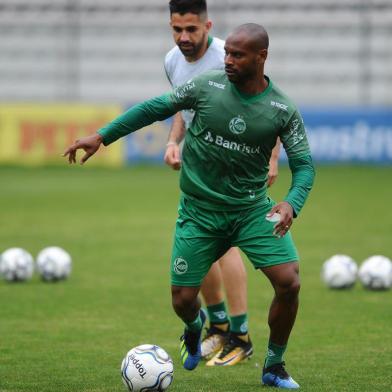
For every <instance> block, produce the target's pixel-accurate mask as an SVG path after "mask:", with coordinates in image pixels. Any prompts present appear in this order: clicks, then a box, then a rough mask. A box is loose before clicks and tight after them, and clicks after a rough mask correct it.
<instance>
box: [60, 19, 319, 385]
mask: <svg viewBox="0 0 392 392" xmlns="http://www.w3.org/2000/svg"><path fill="white" fill-rule="evenodd" d="M267 54H268V35H267V32H266V31H265V30H264V28H263V27H262V26H260V25H257V24H253V23H250V24H245V25H241V26H239V27H238V28H237V29H235V30H234V32H232V33H231V34H230V35H229V37H228V38H227V40H226V43H225V72H222V71H210V72H207V73H204V74H202V75H200V76H198V77H195V78H194V79H192V80H190V81H189V82H187V83H186V84H184V85H182V86H179V87H178V88H176V89H175V90H174V91H172V92H170V93H167V94H164V95H162V96H160V97H156V98H153V99H150V100H148V101H145V102H143V103H141V104H139V105H136V106H134V107H133V108H131V109H129V110H128V111H127V112H125V113H124V114H122V115H120V116H119V117H117V118H116V119H115V120H114V121H112V122H111V123H109V124H108V125H106V126H105V127H103V128H102V129H100V130H99V131H98V132H97V133H96V134H94V135H91V136H87V137H85V138H82V139H80V140H78V141H76V142H75V143H74V144H73V145H72V146H70V147H69V148H68V149H67V150H66V151H65V153H64V155H65V156H67V155H68V159H69V162H70V163H75V162H76V152H77V150H78V149H83V150H84V151H85V154H84V156H83V157H82V158H81V163H84V162H86V160H87V159H89V157H91V156H92V155H93V154H94V153H95V152H96V151H97V150H98V148H99V147H100V145H101V144H104V145H108V144H110V143H112V142H114V141H116V140H117V139H119V138H120V137H122V136H124V135H127V134H129V133H130V132H134V131H136V130H138V129H140V128H142V127H144V126H146V125H148V124H151V123H152V122H154V121H157V120H163V119H165V118H168V117H169V116H171V115H173V114H174V113H176V112H178V111H180V110H184V109H194V110H195V112H196V114H195V117H194V118H193V121H192V124H191V126H190V128H189V129H188V131H187V133H186V136H185V143H184V154H183V165H182V169H181V177H180V188H181V191H182V196H181V200H180V207H179V217H178V219H177V222H176V232H175V238H174V244H173V252H172V259H171V283H172V303H173V308H174V310H175V312H176V313H177V315H178V316H179V317H180V318H181V319H182V320H183V322H184V323H185V329H184V334H183V336H182V337H181V340H182V344H181V360H182V363H183V366H184V368H185V369H188V370H192V369H194V368H195V367H196V366H197V365H198V363H199V361H200V356H201V354H200V341H201V332H202V328H203V324H204V322H205V318H206V316H205V314H204V313H203V312H202V311H201V310H200V301H199V299H198V293H199V290H200V285H201V282H202V280H203V278H204V276H205V275H206V274H207V272H208V270H209V268H210V267H211V264H212V263H213V262H214V261H215V260H217V259H219V258H220V257H221V256H222V255H223V254H224V253H225V252H226V251H227V250H228V249H229V248H230V247H232V246H238V247H239V248H240V249H241V250H242V251H243V252H244V253H245V254H246V255H247V256H248V258H249V260H250V261H251V262H252V264H253V266H254V267H255V268H256V269H259V270H261V271H262V272H263V273H264V275H265V276H266V277H267V278H268V279H269V281H270V282H271V285H272V287H273V290H274V298H273V300H272V303H271V306H270V309H269V316H268V324H269V327H270V336H269V343H268V348H267V354H266V358H265V362H264V367H263V373H262V376H261V382H262V383H263V384H265V385H270V386H274V387H280V388H287V389H296V388H298V387H299V385H298V384H297V383H296V382H295V381H294V380H293V379H292V377H290V376H289V374H288V373H287V371H286V370H285V367H284V361H283V354H284V352H285V350H286V347H287V343H288V339H289V336H290V333H291V330H292V327H293V325H294V322H295V318H296V314H297V310H298V294H299V289H300V281H299V263H298V254H297V251H296V248H295V245H294V243H293V240H292V237H291V234H290V232H289V229H290V226H291V225H292V223H293V218H294V217H296V216H298V214H299V212H300V210H301V208H302V207H303V205H304V203H305V200H306V198H307V196H308V194H309V192H310V190H311V188H312V185H313V179H314V167H313V164H312V159H311V155H310V150H309V145H308V142H307V138H306V133H305V128H304V124H303V120H302V118H301V115H300V114H299V112H298V110H297V109H296V107H295V106H294V105H293V103H292V102H291V101H290V100H289V99H288V98H287V97H286V96H285V95H284V94H283V93H282V92H281V91H280V90H279V89H278V88H277V87H276V86H275V84H274V83H273V82H272V80H271V79H269V78H268V77H267V76H266V75H264V63H265V61H266V59H267ZM278 137H279V138H280V140H281V142H282V144H283V146H284V148H285V150H286V153H287V157H288V160H289V166H290V170H291V172H292V183H291V187H290V189H289V191H288V193H287V196H286V197H285V199H284V200H283V201H281V202H279V203H277V204H276V203H275V202H273V201H272V200H271V199H270V198H269V197H268V196H267V194H266V189H267V175H268V161H269V159H270V156H271V151H272V149H273V147H274V146H275V143H276V140H277V138H278ZM274 218H276V220H275V219H274ZM274 221H275V222H274Z"/></svg>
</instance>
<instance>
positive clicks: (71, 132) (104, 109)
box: [0, 104, 124, 166]
mask: <svg viewBox="0 0 392 392" xmlns="http://www.w3.org/2000/svg"><path fill="white" fill-rule="evenodd" d="M121 111H122V108H121V106H114V105H112V106H110V105H106V106H102V105H85V104H13V105H7V104H0V163H9V164H23V165H41V164H47V163H56V162H57V163H62V164H64V161H65V159H64V158H63V157H62V156H61V155H62V153H63V152H64V150H65V149H66V147H67V146H69V145H70V144H71V143H73V142H74V141H75V140H76V139H78V138H80V137H82V136H85V135H88V134H91V133H93V132H95V131H97V130H98V129H99V128H101V127H102V126H103V125H105V124H106V123H107V122H109V121H110V120H112V119H113V118H114V117H116V116H117V115H118V114H120V113H121ZM123 143H124V141H119V142H117V143H114V144H113V145H111V146H110V148H101V149H100V150H99V152H98V153H97V157H96V158H95V159H92V160H91V164H92V165H93V164H99V165H110V166H118V165H121V164H122V163H124V144H123ZM80 154H82V153H80ZM80 156H81V155H80ZM89 164H90V163H89Z"/></svg>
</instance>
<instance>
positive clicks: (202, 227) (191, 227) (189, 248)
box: [171, 199, 228, 370]
mask: <svg viewBox="0 0 392 392" xmlns="http://www.w3.org/2000/svg"><path fill="white" fill-rule="evenodd" d="M211 219H212V220H213V219H214V216H213V214H211V213H209V212H205V213H204V216H203V211H199V210H196V209H195V208H193V207H192V206H191V205H190V204H189V205H188V203H187V202H186V200H185V199H182V200H181V203H180V208H179V217H178V219H177V222H176V231H175V236H174V243H173V252H172V259H171V283H172V303H173V308H174V310H175V312H176V313H177V315H178V316H179V317H180V318H181V319H182V320H183V322H184V323H185V329H184V334H183V336H182V337H181V347H180V353H181V360H182V363H183V366H184V368H185V369H188V370H193V369H194V368H195V367H196V366H197V365H198V363H199V361H200V359H201V332H202V328H203V325H204V322H205V320H206V315H205V314H204V312H203V311H201V310H200V300H199V298H198V293H199V290H200V286H201V282H202V281H203V279H204V277H205V276H206V274H207V272H208V270H209V269H210V267H211V265H212V263H213V262H214V261H215V260H217V259H218V258H219V257H221V256H222V255H223V254H224V253H225V252H226V251H227V249H228V245H227V241H225V238H224V237H223V236H220V237H217V235H216V233H214V232H211V231H209V228H210V227H211V225H212V227H214V225H215V222H211V221H210V220H211Z"/></svg>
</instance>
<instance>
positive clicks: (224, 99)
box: [98, 71, 313, 213]
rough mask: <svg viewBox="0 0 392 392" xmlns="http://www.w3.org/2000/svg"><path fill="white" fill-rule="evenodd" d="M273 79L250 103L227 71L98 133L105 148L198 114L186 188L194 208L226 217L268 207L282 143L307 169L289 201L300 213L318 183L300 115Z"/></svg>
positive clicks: (190, 136)
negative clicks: (274, 159) (272, 169)
mask: <svg viewBox="0 0 392 392" xmlns="http://www.w3.org/2000/svg"><path fill="white" fill-rule="evenodd" d="M267 80H268V87H267V88H266V89H265V90H264V91H263V92H262V93H261V94H259V95H252V96H247V95H245V94H243V93H241V92H240V91H239V90H237V88H236V87H235V85H234V84H232V83H231V82H230V81H229V80H228V79H227V77H226V74H225V73H224V72H223V71H210V72H207V73H204V74H202V75H200V76H198V77H196V78H194V79H192V80H190V81H189V82H187V83H186V84H184V85H182V86H179V87H178V88H176V89H175V90H174V91H172V92H171V93H168V94H165V95H163V96H161V97H157V98H154V99H152V100H149V101H145V102H144V103H142V104H140V105H136V106H135V107H134V108H131V109H130V110H129V111H128V112H126V113H125V114H123V115H122V116H120V117H119V118H117V119H116V120H115V121H113V122H112V123H110V124H109V125H108V126H106V127H104V128H103V129H101V130H100V131H98V132H99V133H100V134H101V135H102V136H103V141H104V144H105V145H106V144H109V143H111V142H113V141H114V140H116V139H117V138H118V137H121V136H123V135H125V134H127V133H130V132H132V131H135V130H137V129H139V128H141V127H143V126H145V125H147V124H150V123H152V122H153V121H156V120H162V119H164V118H167V117H169V116H170V115H172V114H173V113H175V112H178V111H180V110H184V109H193V110H194V111H195V112H196V114H195V116H194V118H193V121H192V123H191V126H190V127H189V129H188V130H187V133H186V137H185V143H184V149H183V165H182V170H181V177H180V187H181V190H182V192H183V193H184V194H185V195H186V196H187V197H188V198H189V199H190V200H192V201H193V202H194V203H195V204H196V205H199V206H200V207H202V208H205V209H214V210H216V209H219V210H227V211H230V210H238V209H245V208H250V207H253V206H255V205H257V204H265V203H266V202H267V196H266V189H267V177H268V170H269V159H270V156H271V151H272V149H273V148H274V146H275V144H276V141H277V138H278V137H280V139H281V141H282V144H283V146H284V148H285V150H286V153H287V156H288V158H289V162H290V167H291V169H292V171H293V169H294V172H295V169H296V167H297V166H298V165H299V166H303V165H305V166H306V167H307V169H306V175H304V171H303V170H302V171H301V170H300V173H299V177H298V176H297V183H296V184H295V181H293V185H292V189H291V190H290V192H291V195H290V192H289V195H288V197H287V198H286V199H287V201H289V202H290V203H291V204H292V205H293V208H294V211H295V213H298V211H299V209H300V208H301V207H302V205H303V203H304V201H305V198H306V195H307V193H308V192H309V190H310V187H311V185H312V182H313V166H312V165H311V160H310V151H309V145H308V142H307V139H306V134H305V128H304V124H303V120H302V118H301V116H300V114H299V112H298V110H297V109H296V108H295V106H294V105H293V104H292V103H291V101H290V100H289V99H288V98H287V97H286V96H285V95H284V94H283V93H282V92H281V91H280V90H279V89H278V88H277V87H275V85H274V84H273V83H272V81H271V80H269V79H268V78H267ZM304 159H305V161H304ZM297 164H298V165H297ZM294 172H293V173H294ZM293 178H294V180H295V175H294V177H293Z"/></svg>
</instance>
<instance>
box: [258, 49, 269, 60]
mask: <svg viewBox="0 0 392 392" xmlns="http://www.w3.org/2000/svg"><path fill="white" fill-rule="evenodd" d="M259 56H260V59H261V62H262V63H265V61H266V60H267V57H268V49H261V50H260V51H259Z"/></svg>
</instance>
